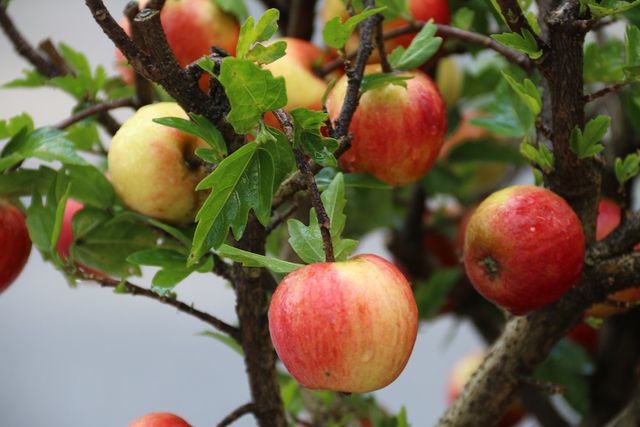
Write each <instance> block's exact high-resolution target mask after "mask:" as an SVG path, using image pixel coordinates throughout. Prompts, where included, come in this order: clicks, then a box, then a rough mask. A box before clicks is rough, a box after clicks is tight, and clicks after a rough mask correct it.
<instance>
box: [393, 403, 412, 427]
mask: <svg viewBox="0 0 640 427" xmlns="http://www.w3.org/2000/svg"><path fill="white" fill-rule="evenodd" d="M395 421H396V427H410V425H409V421H408V420H407V409H406V408H405V407H404V406H403V407H402V409H400V412H399V413H398V415H397V416H396V419H395Z"/></svg>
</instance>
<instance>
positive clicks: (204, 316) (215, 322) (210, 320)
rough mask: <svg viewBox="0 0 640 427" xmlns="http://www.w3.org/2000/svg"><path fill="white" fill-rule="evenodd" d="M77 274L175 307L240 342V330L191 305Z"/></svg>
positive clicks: (109, 280)
mask: <svg viewBox="0 0 640 427" xmlns="http://www.w3.org/2000/svg"><path fill="white" fill-rule="evenodd" d="M79 274H80V279H82V280H89V281H92V282H95V283H97V284H99V285H100V286H102V287H104V288H113V289H115V288H117V287H118V286H121V287H124V288H125V289H126V290H127V292H128V293H129V294H131V295H141V296H144V297H147V298H151V299H153V300H156V301H159V302H161V303H163V304H167V305H170V306H172V307H175V308H176V309H177V310H178V311H181V312H183V313H186V314H189V315H191V316H193V317H195V318H197V319H200V320H202V321H203V322H205V323H207V324H209V325H211V326H213V327H214V328H216V329H218V330H219V331H221V332H224V333H225V334H227V335H229V336H230V337H231V338H233V339H234V340H236V341H238V342H240V330H239V329H238V328H236V327H235V326H231V325H229V324H228V323H225V322H223V321H222V320H220V319H218V318H217V317H214V316H212V315H210V314H208V313H205V312H202V311H199V310H196V309H195V308H194V307H193V305H188V304H186V303H184V302H181V301H178V300H177V299H175V298H169V297H166V296H161V295H159V294H157V293H155V292H153V291H152V290H150V289H146V288H142V287H140V286H137V285H134V284H133V283H130V282H127V281H120V280H115V279H112V278H110V277H102V276H96V275H95V274H89V273H87V272H83V271H80V272H79Z"/></svg>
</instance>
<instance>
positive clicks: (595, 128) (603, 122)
mask: <svg viewBox="0 0 640 427" xmlns="http://www.w3.org/2000/svg"><path fill="white" fill-rule="evenodd" d="M610 124H611V117H609V116H598V117H596V118H594V119H591V120H590V121H589V123H587V125H586V126H585V128H584V134H583V133H582V131H581V130H580V128H578V127H576V128H575V129H573V131H572V132H571V151H573V152H574V153H576V155H577V156H578V158H579V159H586V158H588V157H592V156H595V155H596V154H598V153H600V152H601V151H602V150H604V146H603V145H602V144H600V141H601V140H602V138H604V136H605V134H606V133H607V131H608V130H609V125H610Z"/></svg>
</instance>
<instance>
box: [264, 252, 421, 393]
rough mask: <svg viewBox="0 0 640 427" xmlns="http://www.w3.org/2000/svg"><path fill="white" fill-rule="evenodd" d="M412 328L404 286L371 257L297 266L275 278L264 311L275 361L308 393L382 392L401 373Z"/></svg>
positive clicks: (413, 310) (412, 307)
mask: <svg viewBox="0 0 640 427" xmlns="http://www.w3.org/2000/svg"><path fill="white" fill-rule="evenodd" d="M417 330H418V308H417V306H416V302H415V299H414V298H413V293H412V292H411V287H410V286H409V283H407V281H406V279H405V278H404V276H403V275H402V274H401V273H400V272H399V271H398V269H397V268H396V267H394V266H393V264H391V263H390V262H388V261H386V260H384V259H382V258H380V257H378V256H376V255H369V254H367V255H358V256H356V257H354V258H351V259H350V260H348V261H344V262H334V263H316V264H310V265H307V266H305V267H302V268H300V269H298V270H296V271H294V272H292V273H290V274H288V275H287V276H286V277H285V278H284V279H283V280H282V282H281V283H280V285H279V286H278V288H277V289H276V291H275V293H274V294H273V299H272V300H271V306H270V307H269V331H270V333H271V339H272V340H273V345H274V347H275V349H276V352H277V353H278V356H279V357H280V359H281V360H282V363H284V365H285V367H286V368H287V369H288V370H289V372H290V373H291V375H293V376H294V377H295V378H296V380H298V382H300V383H301V384H302V385H303V386H305V387H307V388H311V389H324V390H334V391H341V392H349V393H364V392H369V391H373V390H377V389H379V388H382V387H385V386H386V385H388V384H389V383H391V382H392V381H393V380H395V379H396V377H398V375H400V372H402V370H403V369H404V366H405V365H406V363H407V361H408V360H409V355H410V354H411V350H412V349H413V344H414V342H415V339H416V334H417Z"/></svg>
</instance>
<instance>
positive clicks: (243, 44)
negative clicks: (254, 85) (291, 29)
mask: <svg viewBox="0 0 640 427" xmlns="http://www.w3.org/2000/svg"><path fill="white" fill-rule="evenodd" d="M230 1H233V0H230ZM279 18H280V11H279V10H278V9H267V10H266V11H265V12H264V13H263V14H262V16H261V17H260V19H259V20H258V23H257V24H255V25H254V23H255V20H254V19H253V16H249V17H248V18H247V20H246V21H245V22H244V24H242V27H241V28H240V36H239V38H238V45H237V47H236V56H237V57H238V59H244V58H245V57H246V55H247V53H249V50H250V48H251V46H252V45H253V44H254V43H258V42H262V41H265V40H269V38H271V36H272V35H274V34H275V33H276V31H278V19H279Z"/></svg>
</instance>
